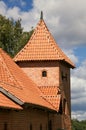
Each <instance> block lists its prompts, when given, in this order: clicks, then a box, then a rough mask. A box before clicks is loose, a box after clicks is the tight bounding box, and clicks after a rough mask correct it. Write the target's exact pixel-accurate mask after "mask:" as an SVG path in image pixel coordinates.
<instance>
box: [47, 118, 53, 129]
mask: <svg viewBox="0 0 86 130" xmlns="http://www.w3.org/2000/svg"><path fill="white" fill-rule="evenodd" d="M48 130H52V121H51V120H49V122H48Z"/></svg>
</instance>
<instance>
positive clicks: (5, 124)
mask: <svg viewBox="0 0 86 130" xmlns="http://www.w3.org/2000/svg"><path fill="white" fill-rule="evenodd" d="M4 130H7V123H6V122H5V123H4Z"/></svg>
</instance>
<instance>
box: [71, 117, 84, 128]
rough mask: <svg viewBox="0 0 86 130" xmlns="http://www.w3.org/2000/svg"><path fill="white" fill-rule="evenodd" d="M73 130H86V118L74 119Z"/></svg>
mask: <svg viewBox="0 0 86 130" xmlns="http://www.w3.org/2000/svg"><path fill="white" fill-rule="evenodd" d="M72 130H86V120H82V121H78V120H77V119H73V120H72Z"/></svg>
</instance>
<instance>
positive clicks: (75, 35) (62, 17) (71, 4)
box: [0, 0, 86, 120]
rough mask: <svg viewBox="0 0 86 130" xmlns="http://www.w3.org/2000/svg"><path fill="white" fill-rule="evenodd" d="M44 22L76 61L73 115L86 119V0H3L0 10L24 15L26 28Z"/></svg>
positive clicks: (14, 16)
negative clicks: (40, 21) (41, 15)
mask: <svg viewBox="0 0 86 130" xmlns="http://www.w3.org/2000/svg"><path fill="white" fill-rule="evenodd" d="M41 10H42V11H43V13H44V20H45V23H46V25H47V27H48V29H49V30H50V32H51V33H52V35H53V36H54V38H55V40H56V42H57V43H58V45H59V46H60V48H62V50H63V51H64V52H65V53H66V54H67V55H68V56H69V57H70V58H71V60H72V61H73V62H74V63H75V64H76V69H73V70H71V97H72V99H71V102H72V118H77V119H79V120H83V119H86V0H33V1H32V0H0V14H2V15H4V16H6V17H7V18H13V19H14V20H17V19H18V18H21V19H22V27H23V28H24V30H25V31H30V30H31V28H32V27H34V28H35V26H36V24H37V23H38V21H39V18H40V12H41Z"/></svg>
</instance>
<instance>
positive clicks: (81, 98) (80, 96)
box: [71, 61, 86, 120]
mask: <svg viewBox="0 0 86 130" xmlns="http://www.w3.org/2000/svg"><path fill="white" fill-rule="evenodd" d="M85 69H86V61H83V63H82V64H81V65H80V66H79V67H77V68H76V69H75V70H73V73H72V77H71V97H72V99H71V102H72V110H73V112H72V117H74V116H75V117H76V118H77V119H79V120H82V119H86V112H85V111H86V73H85ZM81 112H82V113H81Z"/></svg>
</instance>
